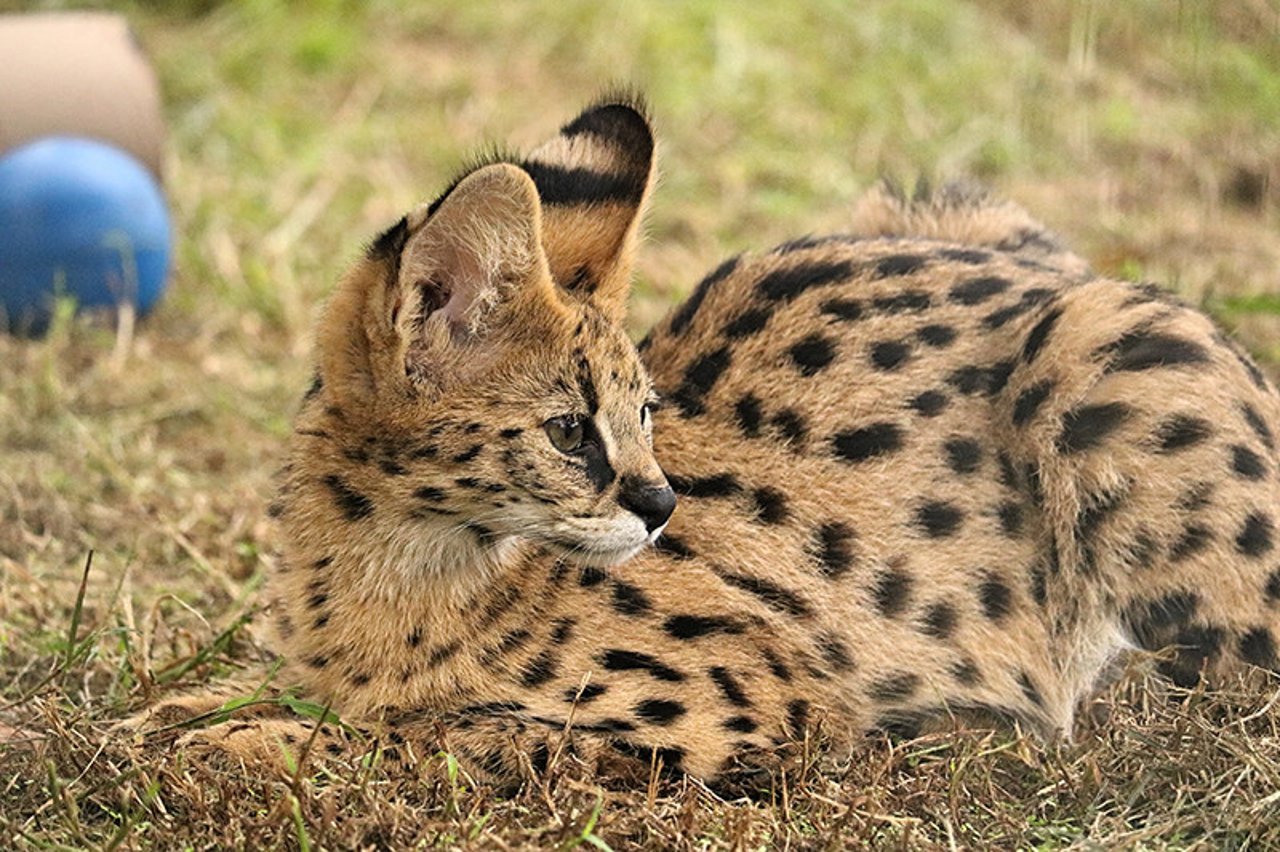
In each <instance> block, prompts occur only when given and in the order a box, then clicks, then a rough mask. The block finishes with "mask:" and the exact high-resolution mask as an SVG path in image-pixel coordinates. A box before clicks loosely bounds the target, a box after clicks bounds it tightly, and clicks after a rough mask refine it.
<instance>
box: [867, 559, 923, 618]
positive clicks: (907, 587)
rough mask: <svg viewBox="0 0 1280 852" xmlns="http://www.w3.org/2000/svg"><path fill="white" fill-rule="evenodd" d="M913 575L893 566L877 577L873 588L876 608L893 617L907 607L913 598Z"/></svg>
mask: <svg viewBox="0 0 1280 852" xmlns="http://www.w3.org/2000/svg"><path fill="white" fill-rule="evenodd" d="M912 583H913V581H912V578H911V575H910V574H908V573H907V572H905V571H902V570H900V569H898V568H891V569H889V570H888V571H884V572H883V573H881V574H880V575H879V576H877V577H876V582H875V585H874V586H873V587H872V589H871V596H872V598H873V599H874V600H875V604H876V609H878V610H880V614H881V615H883V616H885V617H886V618H892V617H893V616H895V615H897V614H898V613H900V612H902V611H903V610H904V609H906V606H907V603H908V602H910V600H911V586H912Z"/></svg>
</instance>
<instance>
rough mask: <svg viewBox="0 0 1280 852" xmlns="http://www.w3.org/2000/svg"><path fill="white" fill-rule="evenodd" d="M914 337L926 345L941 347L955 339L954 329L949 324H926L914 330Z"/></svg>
mask: <svg viewBox="0 0 1280 852" xmlns="http://www.w3.org/2000/svg"><path fill="white" fill-rule="evenodd" d="M916 337H918V338H920V342H921V343H923V344H924V345H926V346H932V347H934V348H935V349H941V348H942V347H944V346H950V345H951V343H952V341H954V340H955V339H956V330H955V329H954V328H952V327H951V326H949V325H937V324H935V325H926V326H923V327H921V328H920V329H919V330H918V331H916Z"/></svg>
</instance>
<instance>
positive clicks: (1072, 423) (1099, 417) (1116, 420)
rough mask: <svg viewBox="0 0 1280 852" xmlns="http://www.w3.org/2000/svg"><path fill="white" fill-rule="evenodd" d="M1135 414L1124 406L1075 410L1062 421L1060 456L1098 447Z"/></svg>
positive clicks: (1100, 406)
mask: <svg viewBox="0 0 1280 852" xmlns="http://www.w3.org/2000/svg"><path fill="white" fill-rule="evenodd" d="M1132 414H1133V409H1132V408H1130V407H1129V406H1128V405H1127V404H1126V403H1123V402H1104V403H1101V404H1099V405H1082V406H1080V407H1079V408H1073V409H1072V410H1070V411H1068V412H1067V413H1066V414H1064V415H1063V417H1062V432H1061V433H1060V434H1059V435H1058V440H1057V448H1058V452H1060V453H1078V452H1083V451H1084V450H1088V449H1092V448H1093V447H1096V446H1097V445H1098V444H1100V443H1102V441H1103V440H1105V439H1106V437H1107V436H1108V435H1110V434H1111V433H1112V432H1114V431H1115V430H1116V429H1118V428H1119V427H1120V425H1121V424H1123V423H1124V422H1125V421H1126V420H1128V419H1129V417H1130V416H1131V415H1132Z"/></svg>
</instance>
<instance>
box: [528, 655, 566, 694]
mask: <svg viewBox="0 0 1280 852" xmlns="http://www.w3.org/2000/svg"><path fill="white" fill-rule="evenodd" d="M558 663H559V661H558V660H557V659H556V657H555V656H553V655H552V653H551V652H550V651H543V652H542V653H541V654H539V655H538V656H536V657H534V658H533V659H532V660H530V661H529V662H528V663H526V664H525V666H524V672H523V674H522V675H521V676H520V683H521V684H522V685H523V686H526V687H528V688H530V689H532V688H533V687H535V686H541V685H542V684H544V683H546V682H547V681H549V680H551V679H552V678H553V677H555V676H556V668H557V666H558Z"/></svg>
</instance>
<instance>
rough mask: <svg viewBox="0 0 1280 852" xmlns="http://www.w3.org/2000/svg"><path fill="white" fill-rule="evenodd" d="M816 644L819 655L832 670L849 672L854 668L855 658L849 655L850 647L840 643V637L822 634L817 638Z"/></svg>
mask: <svg viewBox="0 0 1280 852" xmlns="http://www.w3.org/2000/svg"><path fill="white" fill-rule="evenodd" d="M816 643H817V647H818V653H819V654H821V655H822V659H824V660H826V662H827V665H829V666H831V668H832V670H834V671H837V672H847V671H850V670H851V669H852V668H853V656H852V655H851V654H850V653H849V647H848V646H847V645H845V644H844V642H842V641H840V638H839V637H838V636H836V635H835V634H833V633H822V634H820V635H819V636H818V637H817V640H816Z"/></svg>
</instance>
